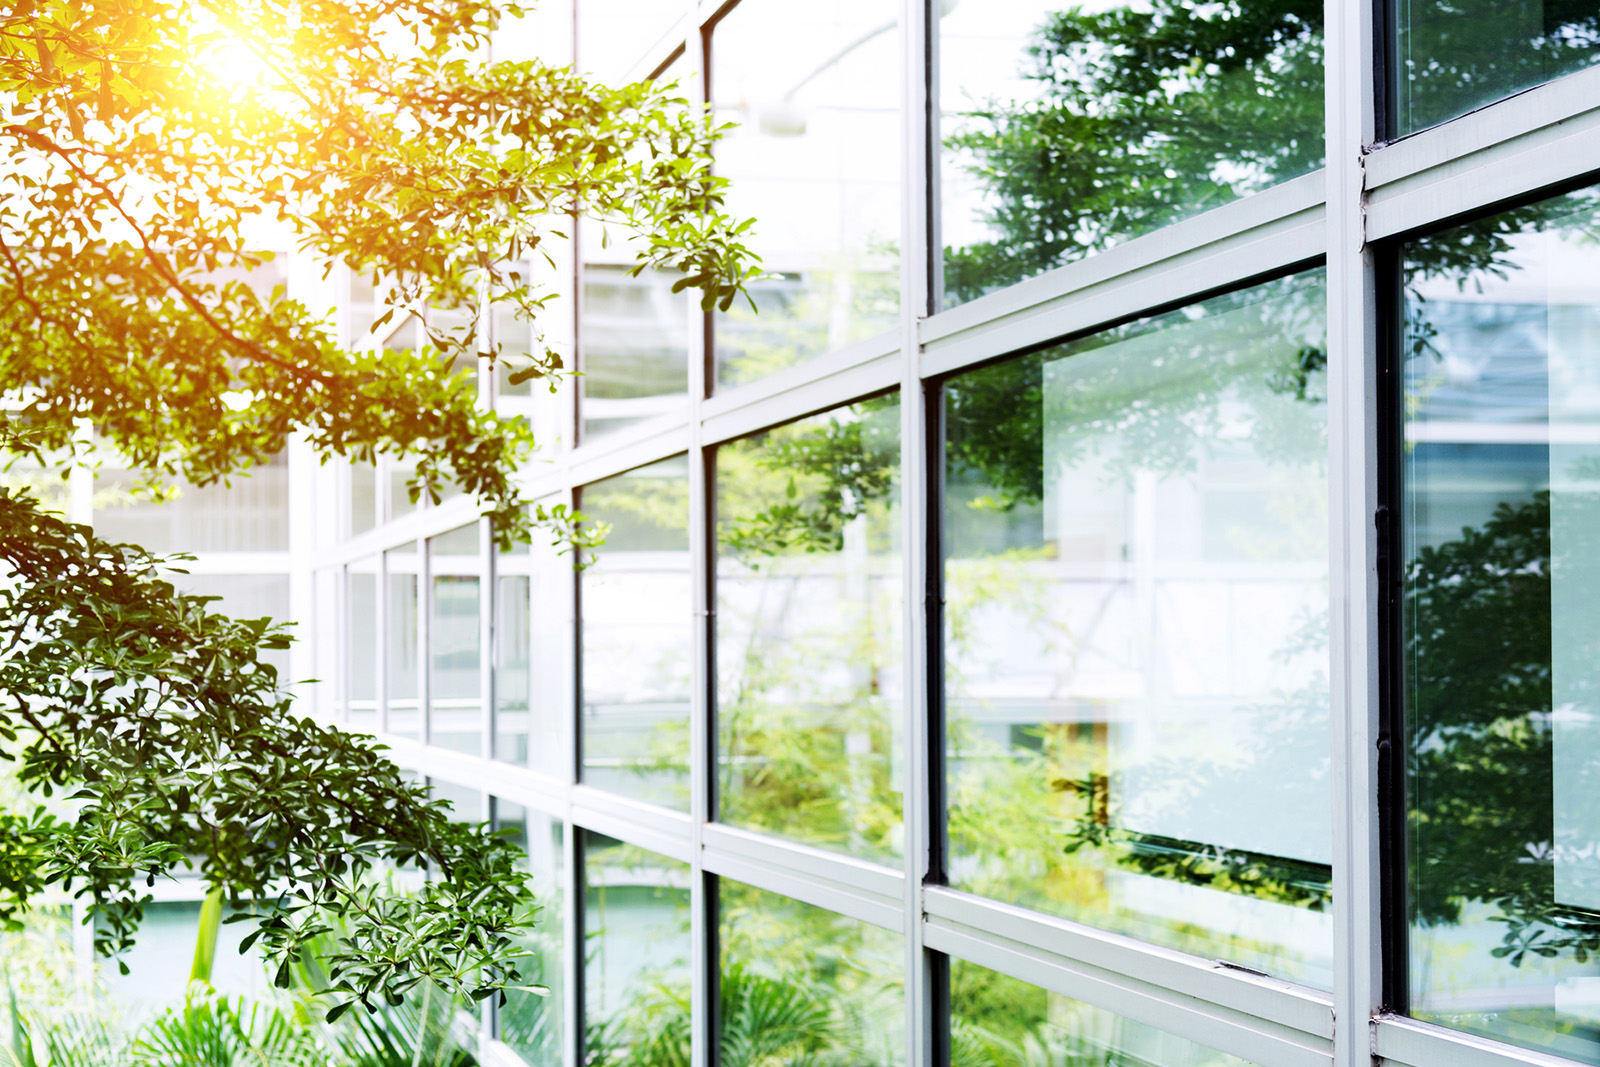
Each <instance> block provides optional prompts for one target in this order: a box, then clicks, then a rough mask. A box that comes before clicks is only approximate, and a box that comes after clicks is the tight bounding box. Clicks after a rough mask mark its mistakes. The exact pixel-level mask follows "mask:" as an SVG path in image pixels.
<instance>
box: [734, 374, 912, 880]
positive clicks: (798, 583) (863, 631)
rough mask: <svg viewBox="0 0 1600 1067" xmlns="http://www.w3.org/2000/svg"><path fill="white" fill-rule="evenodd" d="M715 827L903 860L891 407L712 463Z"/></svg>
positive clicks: (895, 403)
mask: <svg viewBox="0 0 1600 1067" xmlns="http://www.w3.org/2000/svg"><path fill="white" fill-rule="evenodd" d="M716 464H717V468H716V473H717V481H716V495H717V577H716V629H717V635H716V642H717V645H716V653H717V654H716V662H717V713H716V722H717V781H716V801H717V817H718V818H719V819H721V820H723V821H724V822H729V823H732V824H734V825H737V826H745V827H748V828H750V829H755V830H766V831H770V832H772V833H777V834H782V835H784V836H785V837H790V838H793V839H796V840H799V841H804V842H807V843H809V844H815V845H820V846H823V847H826V848H833V849H838V850H841V851H845V852H849V853H851V854H852V855H856V856H860V857H861V858H863V859H872V860H878V861H881V862H884V863H894V862H897V861H896V860H895V857H896V856H898V855H899V853H900V841H901V835H900V824H901V793H900V791H901V788H902V775H903V768H902V767H901V765H900V762H899V761H900V759H901V758H902V757H901V748H902V744H901V737H900V734H901V703H900V685H901V678H900V647H901V646H900V632H901V613H902V601H901V591H900V585H901V578H900V507H899V496H900V493H899V478H900V405H899V398H898V397H896V396H892V395H891V396H885V397H879V398H877V399H875V400H867V401H862V402H861V403H858V404H854V405H851V406H849V407H846V408H841V409H838V410H836V411H833V412H830V413H828V414H825V415H819V416H816V417H814V418H809V419H803V420H801V421H799V422H795V423H791V424H789V425H787V426H781V427H779V428H777V429H775V430H772V431H770V432H768V433H765V434H760V435H758V436H755V437H749V438H745V439H743V440H739V441H734V442H732V443H730V444H726V445H723V446H721V447H719V448H718V449H717V453H716Z"/></svg>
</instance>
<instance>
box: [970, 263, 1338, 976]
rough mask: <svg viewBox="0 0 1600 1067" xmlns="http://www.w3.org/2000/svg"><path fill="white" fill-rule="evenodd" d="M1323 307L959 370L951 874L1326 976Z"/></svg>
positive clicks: (1309, 294)
mask: <svg viewBox="0 0 1600 1067" xmlns="http://www.w3.org/2000/svg"><path fill="white" fill-rule="evenodd" d="M1324 300H1325V294H1324V288H1323V279H1322V272H1321V271H1313V272H1310V273H1307V274H1302V275H1299V276H1296V277H1293V278H1288V279H1283V280H1280V281H1277V282H1272V283H1269V284H1266V285H1262V286H1257V287H1255V288H1252V289H1248V290H1245V291H1242V292H1238V293H1233V294H1230V295H1228V296H1224V297H1219V298H1216V299H1213V300H1209V301H1206V302H1205V303H1202V304H1198V305H1195V306H1192V307H1188V308H1184V309H1182V310H1179V311H1175V312H1172V313H1170V314H1166V315H1161V316H1159V317H1156V318H1152V319H1145V320H1141V321H1138V322H1134V323H1131V324H1129V325H1127V326H1124V327H1120V328H1117V329H1113V330H1108V331H1105V332H1103V333H1099V334H1095V335H1093V336H1090V337H1086V338H1083V339H1081V340H1078V341H1073V342H1068V343H1066V344H1062V345H1058V346H1056V347H1054V348H1050V349H1047V350H1045V351H1042V352H1039V353H1035V354H1031V355H1028V356H1024V357H1021V358H1018V359H1012V360H1008V361H1006V362H1003V363H998V364H994V365H992V366H989V367H986V368H982V369H980V370H976V371H973V372H970V373H967V374H964V375H962V376H960V377H957V378H955V379H953V380H951V381H950V382H948V383H947V384H946V386H945V390H944V419H945V431H944V432H945V438H946V449H945V471H944V474H945V483H946V488H945V499H944V505H943V508H944V521H945V553H946V558H945V563H944V581H945V590H944V603H945V607H944V633H945V694H946V696H945V713H946V722H947V731H948V735H947V766H948V776H949V777H948V787H947V788H948V805H949V840H950V849H951V857H950V870H949V878H950V881H951V883H952V884H954V885H956V886H958V887H960V888H963V889H967V890H970V891H972V892H975V893H981V894H984V895H987V896H993V897H997V898H999V899H1002V900H1007V901H1010V902H1013V903H1017V904H1022V905H1025V906H1028V907H1033V908H1038V909H1040V910H1042V911H1048V912H1052V913H1054V914H1058V915H1062V916H1065V917H1068V918H1071V919H1075V920H1078V921H1081V922H1085V923H1089V924H1092V925H1095V926H1099V927H1101V928H1104V929H1109V930H1114V931H1116V932H1119V933H1124V934H1128V935H1130V936H1135V937H1140V938H1144V939H1146V940H1149V941H1153V942H1157V943H1159V944H1163V945H1166V946H1169V947H1172V948H1177V949H1181V950H1184V951H1188V952H1193V953H1195V954H1197V955H1202V956H1205V957H1207V958H1214V959H1225V960H1229V961H1232V962H1235V963H1239V964H1242V965H1245V966H1249V967H1252V968H1257V969H1260V970H1263V971H1268V972H1270V973H1272V974H1274V975H1277V976H1279V977H1282V978H1286V979H1289V980H1292V981H1297V982H1303V983H1307V984H1310V985H1314V986H1318V987H1321V988H1328V987H1329V986H1330V984H1331V981H1332V974H1331V962H1330V960H1331V953H1332V929H1331V921H1330V915H1329V911H1328V904H1329V893H1330V885H1329V867H1328V864H1329V859H1330V853H1331V849H1332V842H1331V829H1330V822H1329V818H1330V816H1329V811H1330V794H1329V779H1328V774H1329V759H1330V757H1329V743H1330V742H1329V732H1328V731H1329V721H1328V706H1329V693H1328V650H1327V612H1328V588H1327V567H1328V541H1327V525H1328V519H1327V495H1328V488H1327V485H1328V483H1327V469H1326V462H1327V450H1328V442H1327V406H1326V403H1325V391H1324V370H1323V368H1324V364H1325V354H1324V349H1323V345H1324V343H1325V336H1324V333H1325V331H1324V327H1323V318H1324Z"/></svg>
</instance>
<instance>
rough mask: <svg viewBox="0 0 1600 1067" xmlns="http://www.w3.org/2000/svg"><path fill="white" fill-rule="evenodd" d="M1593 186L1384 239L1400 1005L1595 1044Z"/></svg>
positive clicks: (1598, 298) (1598, 380) (1510, 1033)
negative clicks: (1397, 453) (1396, 312)
mask: <svg viewBox="0 0 1600 1067" xmlns="http://www.w3.org/2000/svg"><path fill="white" fill-rule="evenodd" d="M1597 223H1600V196H1597V193H1596V190H1593V189H1589V190H1583V191H1580V192H1576V193H1572V194H1570V195H1568V196H1564V197H1559V198H1557V199H1555V200H1551V201H1547V202H1545V203H1542V204H1536V205H1533V206H1532V207H1527V208H1519V209H1517V210H1514V211H1511V212H1507V213H1504V214H1501V215H1497V216H1494V217H1491V218H1488V219H1484V220H1481V221H1478V222H1474V223H1470V224H1467V225H1465V226H1460V227H1456V228H1454V229H1451V230H1447V231H1444V232H1442V233H1439V234H1435V235H1432V236H1429V237H1426V238H1422V239H1419V240H1416V241H1413V242H1411V243H1410V244H1408V245H1407V246H1406V249H1405V260H1404V270H1405V285H1406V290H1405V320H1404V321H1405V334H1404V345H1403V348H1402V350H1401V351H1402V356H1403V360H1404V363H1403V375H1402V381H1403V390H1404V392H1403V405H1404V406H1403V408H1402V409H1401V417H1402V419H1403V430H1404V433H1403V440H1404V448H1403V451H1402V458H1401V464H1402V475H1401V478H1402V485H1403V486H1404V496H1403V509H1404V510H1403V515H1404V519H1405V522H1404V528H1405V548H1404V560H1403V569H1402V572H1401V580H1402V585H1401V616H1402V626H1401V633H1400V639H1401V642H1402V645H1401V650H1402V663H1403V685H1404V705H1405V716H1406V723H1405V730H1406V736H1407V738H1408V741H1409V753H1408V761H1409V783H1408V790H1407V804H1408V808H1409V811H1408V826H1409V834H1408V845H1409V852H1410V855H1409V861H1410V863H1409V866H1410V901H1409V905H1410V931H1411V938H1410V941H1411V943H1410V996H1411V1011H1412V1014H1414V1015H1417V1016H1419V1017H1421V1018H1425V1019H1430V1020H1433V1021H1436V1022H1441V1023H1445V1024H1448V1025H1450V1026H1456V1027H1461V1028H1463V1029H1468V1030H1472V1031H1475V1032H1477V1033H1480V1034H1485V1035H1487V1036H1491V1037H1495V1038H1498V1039H1501V1040H1504V1041H1510V1042H1513V1043H1515V1044H1518V1045H1523V1046H1525V1047H1529V1048H1536V1049H1543V1050H1546V1051H1548V1052H1552V1053H1556V1054H1559V1055H1562V1056H1569V1057H1572V1058H1574V1059H1579V1060H1583V1061H1585V1062H1594V1061H1595V1059H1596V1058H1597V1057H1600V962H1597V958H1596V957H1597V952H1600V860H1597V859H1596V856H1597V849H1596V847H1595V842H1596V840H1597V838H1600V802H1597V800H1596V798H1597V797H1600V779H1597V768H1600V728H1597V726H1596V725H1595V724H1596V722H1600V719H1597V718H1596V710H1597V698H1596V696H1595V694H1596V693H1600V671H1597V668H1596V663H1597V660H1596V657H1595V654H1594V649H1595V647H1596V644H1597V642H1600V613H1597V612H1596V611H1595V599H1594V590H1595V589H1596V587H1597V586H1600V539H1597V536H1596V533H1595V531H1596V530H1600V251H1597V249H1596V247H1595V244H1594V238H1593V234H1594V232H1595V228H1596V224H1597Z"/></svg>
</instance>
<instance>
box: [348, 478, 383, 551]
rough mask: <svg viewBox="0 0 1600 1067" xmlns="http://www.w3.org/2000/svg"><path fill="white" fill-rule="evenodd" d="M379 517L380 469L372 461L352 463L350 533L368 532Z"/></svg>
mask: <svg viewBox="0 0 1600 1067" xmlns="http://www.w3.org/2000/svg"><path fill="white" fill-rule="evenodd" d="M377 518H378V469H377V467H375V466H374V465H373V464H371V463H352V464H350V533H351V535H352V536H353V535H355V534H362V533H366V532H367V531H368V530H370V529H372V527H373V526H374V525H375V524H376V523H377Z"/></svg>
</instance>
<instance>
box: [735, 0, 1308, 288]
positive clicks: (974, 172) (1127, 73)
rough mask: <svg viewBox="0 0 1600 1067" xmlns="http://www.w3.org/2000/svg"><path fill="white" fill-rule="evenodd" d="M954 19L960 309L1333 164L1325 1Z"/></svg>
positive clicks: (950, 61) (948, 183)
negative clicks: (1326, 116) (1326, 107)
mask: <svg viewBox="0 0 1600 1067" xmlns="http://www.w3.org/2000/svg"><path fill="white" fill-rule="evenodd" d="M941 10H942V11H943V16H942V18H941V19H940V22H939V71H940V79H939V85H940V99H939V107H940V112H941V115H942V120H941V121H942V126H941V133H942V137H943V140H944V144H943V152H942V157H941V166H942V171H941V181H942V188H941V204H940V212H941V217H942V224H943V239H944V243H945V246H946V247H945V255H944V290H945V303H946V304H947V305H954V304H959V303H963V302H965V301H967V300H971V299H973V298H974V297H977V296H981V295H982V294H984V293H986V292H990V291H992V290H995V289H998V288H1000V287H1001V286H1004V285H1009V284H1011V283H1012V282H1016V281H1020V280H1021V279H1023V278H1027V277H1030V276H1032V275H1035V274H1038V273H1040V272H1041V271H1045V270H1048V269H1050V268H1051V267H1055V266H1059V265H1060V264H1062V263H1066V262H1068V261H1070V260H1074V259H1079V258H1081V257H1083V256H1084V255H1087V254H1089V253H1091V252H1095V251H1099V250H1102V249H1104V248H1107V247H1109V246H1111V245H1114V244H1118V243H1120V242H1122V241H1125V240H1127V239H1129V238H1131V237H1136V236H1138V235H1140V234H1143V233H1148V232H1150V231H1152V230H1155V229H1157V228H1158V227H1161V226H1165V225H1167V224H1169V223H1172V222H1176V221H1178V220H1179V219H1182V218H1185V217H1187V216H1190V215H1195V214H1198V213H1200V212H1202V211H1205V210H1207V209H1209V208H1214V207H1217V206H1219V205H1221V204H1225V203H1228V202H1229V201H1231V200H1236V199H1238V198H1240V197H1243V196H1249V195H1250V194H1252V193H1255V192H1259V191H1260V190H1262V189H1265V188H1267V187H1268V186H1271V185H1275V184H1277V183H1279V182H1282V181H1286V180H1288V179H1290V178H1295V177H1298V176H1300V175H1302V174H1307V173H1310V172H1311V171H1314V170H1316V169H1317V168H1318V167H1320V166H1321V165H1322V157H1323V120H1322V114H1323V100H1322V97H1323V90H1322V85H1323V76H1322V4H1321V3H1320V2H1319V0H1289V2H1284V3H1280V2H1276V0H1272V2H1269V0H1229V2H1226V3H1216V4H1196V3H1191V2H1189V0H1150V2H1140V3H1129V2H1126V0H1122V2H1117V0H1111V2H1105V3H1096V4H1092V5H1078V4H1072V3H1067V2H1063V0H984V2H982V3H972V2H965V3H960V4H953V3H945V4H943V5H942V8H941ZM758 217H759V216H758Z"/></svg>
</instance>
